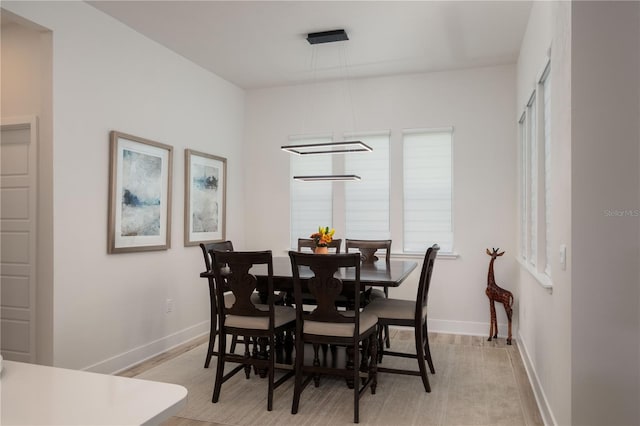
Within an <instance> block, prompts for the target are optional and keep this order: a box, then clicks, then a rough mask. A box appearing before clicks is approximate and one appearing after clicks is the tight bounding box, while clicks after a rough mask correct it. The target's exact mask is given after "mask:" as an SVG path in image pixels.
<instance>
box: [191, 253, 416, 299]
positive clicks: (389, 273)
mask: <svg viewBox="0 0 640 426" xmlns="http://www.w3.org/2000/svg"><path fill="white" fill-rule="evenodd" d="M318 256H331V255H318ZM417 266H418V263H417V262H415V261H413V260H394V259H392V260H390V261H389V262H388V263H387V262H385V261H383V260H378V261H377V262H373V263H366V262H365V263H362V264H361V267H360V285H361V291H365V290H366V289H367V288H369V287H398V286H400V284H402V282H404V280H406V279H407V277H408V276H409V275H410V274H411V272H413V270H414V269H415V268H416V267H417ZM250 272H251V273H252V274H253V275H254V276H255V277H256V278H257V279H258V291H260V292H261V293H262V295H265V296H266V294H265V293H264V292H265V291H266V281H265V278H266V277H267V266H266V265H255V266H254V267H253V268H251V270H250ZM210 275H211V276H212V273H211V272H203V273H201V274H200V276H201V277H204V278H206V277H208V276H210ZM312 276H313V273H312V272H311V270H309V269H308V268H306V267H301V268H300V278H301V280H302V281H303V283H304V281H305V279H307V278H311V277H312ZM336 278H339V279H341V280H342V281H343V282H344V283H345V284H348V283H349V282H350V281H351V282H352V281H353V280H354V279H355V272H354V270H353V269H352V268H351V269H344V268H341V269H339V270H338V273H337V274H336ZM273 284H274V290H275V291H281V292H285V293H288V294H289V295H291V294H292V292H293V272H292V270H291V260H290V259H289V257H284V256H283V257H279V256H278V257H274V258H273ZM264 302H266V297H264V300H263V303H264Z"/></svg>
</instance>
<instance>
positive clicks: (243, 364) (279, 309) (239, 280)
mask: <svg viewBox="0 0 640 426" xmlns="http://www.w3.org/2000/svg"><path fill="white" fill-rule="evenodd" d="M210 253H211V258H212V268H213V273H214V276H215V283H216V294H217V296H218V299H219V300H221V299H223V298H224V292H225V288H226V289H229V290H230V291H231V292H232V293H233V295H234V297H235V300H234V303H233V304H232V305H231V306H229V307H227V306H226V304H224V303H223V304H220V306H219V309H218V321H219V324H220V325H219V330H218V334H219V340H218V341H219V350H218V365H217V368H216V378H215V385H214V388H213V397H212V399H211V401H212V402H213V403H216V402H218V401H219V399H220V392H221V389H222V384H223V383H224V382H226V381H227V380H229V379H230V378H231V377H233V376H234V375H235V374H237V373H238V372H240V371H242V370H244V372H245V375H246V377H247V379H248V378H249V377H250V374H251V367H252V366H253V367H254V369H256V370H258V369H262V370H264V369H266V370H267V377H268V391H267V410H269V411H271V410H272V409H273V391H274V389H276V388H277V387H278V386H280V385H281V384H282V383H284V382H285V381H286V380H287V379H288V378H290V377H293V375H294V371H293V370H291V371H288V372H287V373H286V374H284V375H283V376H282V377H280V378H279V379H278V380H277V381H276V380H275V368H276V366H275V360H276V351H277V350H280V349H281V348H279V347H277V346H278V345H277V344H276V343H277V340H276V336H278V341H282V336H283V335H284V333H285V332H289V333H291V332H293V330H294V329H295V324H296V311H295V309H293V308H292V307H289V306H280V305H276V304H275V294H274V290H273V258H272V255H271V251H270V250H268V251H251V252H231V251H229V252H221V251H211V252H210ZM225 265H226V267H224V266H225ZM254 265H266V266H267V304H266V305H263V304H256V303H254V300H253V297H252V295H253V294H254V293H255V291H256V286H257V284H258V281H257V278H256V277H255V276H254V275H252V274H251V273H249V270H250V269H251V268H252V267H253V266H254ZM223 267H224V275H223ZM227 335H232V336H242V337H244V354H242V355H239V354H235V353H233V352H230V353H228V352H227V351H226V344H227V343H226V342H227ZM251 340H253V345H254V347H253V355H252V353H251V351H250V344H251ZM258 344H260V345H261V346H263V347H264V346H267V351H266V357H264V358H263V357H262V356H257V345H258ZM226 362H233V363H238V364H239V365H238V366H236V367H235V368H233V369H232V370H231V371H229V372H228V373H227V374H224V367H225V363H226Z"/></svg>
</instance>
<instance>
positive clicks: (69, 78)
mask: <svg viewBox="0 0 640 426" xmlns="http://www.w3.org/2000/svg"><path fill="white" fill-rule="evenodd" d="M2 6H3V7H4V8H6V9H8V10H10V11H12V12H14V13H16V14H17V15H20V16H23V17H24V18H26V19H29V20H30V21H33V22H36V23H38V24H40V25H42V26H44V27H46V28H49V29H51V30H52V31H53V116H54V120H53V129H54V133H53V169H54V175H53V182H54V183H53V192H54V211H53V215H54V224H53V228H54V236H55V242H54V249H53V250H54V265H53V282H54V303H53V306H54V318H53V329H54V356H53V363H54V364H55V365H57V366H62V367H70V368H87V367H89V368H90V369H91V370H94V371H114V370H117V369H120V368H123V367H125V366H127V365H129V364H131V363H134V362H137V361H140V360H141V359H142V358H144V357H147V356H150V355H153V354H155V353H158V352H160V351H162V350H164V349H166V348H167V347H169V346H172V345H175V344H177V343H180V342H182V341H184V340H185V339H188V338H191V337H194V336H196V335H198V334H201V333H204V332H206V331H208V327H209V325H208V318H209V300H208V297H207V294H208V290H207V285H206V283H205V282H204V280H202V279H200V278H199V277H198V273H199V272H200V271H201V270H202V259H201V253H200V249H199V248H198V247H189V248H185V247H183V202H184V149H185V148H191V149H195V150H199V151H203V152H208V153H211V154H216V155H220V156H223V157H226V158H227V159H228V179H227V182H228V187H227V203H228V205H227V209H228V210H227V212H228V215H227V218H228V223H227V236H228V237H229V238H231V239H233V240H234V241H238V242H239V245H240V246H241V245H242V241H243V239H244V232H243V228H244V224H243V220H244V213H243V205H244V199H243V198H242V195H241V194H242V188H243V169H242V164H243V159H242V151H241V147H242V139H243V125H244V116H243V111H244V93H243V91H242V90H240V89H238V88H237V87H235V86H233V85H231V84H229V83H228V82H226V81H224V80H222V79H220V78H218V77H216V76H214V75H212V74H211V73H209V72H206V71H204V70H203V69H201V68H199V67H197V66H195V65H194V64H192V63H191V62H189V61H187V60H186V59H184V58H182V57H180V56H178V55H176V54H174V53H172V52H170V51H168V50H167V49H165V48H163V47H161V46H159V45H158V44H156V43H154V42H151V41H150V40H149V39H147V38H145V37H143V36H141V35H139V34H138V33H136V32H134V31H132V30H131V29H129V28H128V27H126V26H124V25H123V24H121V23H119V22H117V21H115V20H113V19H112V18H110V17H108V16H107V15H105V14H103V13H101V12H99V11H98V10H96V9H94V8H93V7H91V6H89V5H87V4H86V3H83V2H3V5H2ZM3 96H4V91H3ZM3 102H4V99H3ZM110 130H118V131H122V132H126V133H130V134H133V135H136V136H140V137H144V138H148V139H151V140H155V141H158V142H162V143H165V144H169V145H172V146H173V148H174V167H173V208H172V239H171V243H172V246H171V249H170V250H167V251H158V252H147V253H131V254H118V255H107V253H106V246H107V242H106V237H107V235H106V228H107V226H106V224H107V210H108V199H107V198H108V197H107V194H108V187H109V184H108V182H109V170H108V163H109V161H108V158H109V143H108V134H109V131H110ZM166 298H171V299H173V300H174V303H175V309H174V312H172V313H170V314H166V313H165V311H164V308H165V299H166Z"/></svg>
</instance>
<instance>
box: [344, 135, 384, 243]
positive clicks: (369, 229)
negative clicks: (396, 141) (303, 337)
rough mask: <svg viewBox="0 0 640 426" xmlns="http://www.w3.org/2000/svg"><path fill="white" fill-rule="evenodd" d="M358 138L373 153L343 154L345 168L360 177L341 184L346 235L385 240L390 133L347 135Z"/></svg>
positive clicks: (355, 237)
mask: <svg viewBox="0 0 640 426" xmlns="http://www.w3.org/2000/svg"><path fill="white" fill-rule="evenodd" d="M345 137H346V139H348V140H354V139H357V140H360V141H362V142H364V143H365V144H367V145H369V146H370V147H371V148H373V152H369V153H366V154H354V155H345V156H344V171H345V173H346V174H355V175H358V176H360V177H361V178H362V180H361V181H359V182H350V183H348V184H346V185H345V187H344V194H345V196H344V201H345V202H344V205H345V222H346V225H345V235H346V238H353V239H388V238H391V234H390V231H389V132H386V133H383V134H368V135H363V134H360V135H346V136H345Z"/></svg>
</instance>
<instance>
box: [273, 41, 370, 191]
mask: <svg viewBox="0 0 640 426" xmlns="http://www.w3.org/2000/svg"><path fill="white" fill-rule="evenodd" d="M346 40H349V37H348V36H347V33H346V31H345V30H344V29H339V30H331V31H321V32H315V33H309V34H307V41H308V42H309V44H311V45H315V44H322V43H332V42H337V41H346ZM345 68H346V59H345ZM347 78H348V77H347V76H346V75H345V79H347ZM280 148H281V149H282V150H283V151H286V152H289V153H291V154H296V155H318V154H328V155H331V154H346V153H359V152H371V151H373V148H371V147H370V146H369V145H367V144H365V143H364V142H362V141H358V140H354V141H342V142H325V143H314V144H306V145H305V144H296V145H283V146H281V147H280ZM293 179H295V180H299V181H306V182H317V181H353V180H360V176H357V175H323V176H294V177H293Z"/></svg>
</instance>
